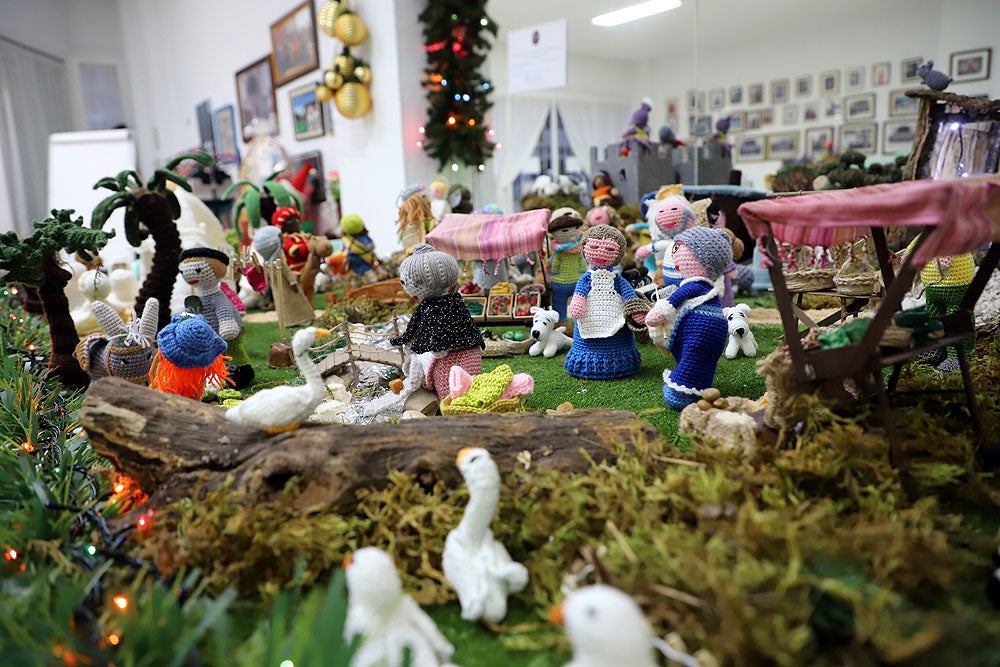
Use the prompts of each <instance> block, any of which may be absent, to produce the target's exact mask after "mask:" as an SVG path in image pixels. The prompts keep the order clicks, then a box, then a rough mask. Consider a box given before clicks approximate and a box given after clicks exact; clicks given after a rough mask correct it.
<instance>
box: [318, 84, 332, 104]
mask: <svg viewBox="0 0 1000 667" xmlns="http://www.w3.org/2000/svg"><path fill="white" fill-rule="evenodd" d="M316 99H317V100H319V101H320V102H329V101H330V100H332V99H333V91H332V90H330V89H329V88H327V87H326V86H324V85H322V84H321V85H318V86H316Z"/></svg>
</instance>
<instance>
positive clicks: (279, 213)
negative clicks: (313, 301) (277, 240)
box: [271, 206, 311, 274]
mask: <svg viewBox="0 0 1000 667" xmlns="http://www.w3.org/2000/svg"><path fill="white" fill-rule="evenodd" d="M271 224H272V225H274V226H275V227H278V228H280V229H281V233H282V234H283V238H282V241H281V246H282V249H283V251H284V253H285V263H286V264H288V268H289V269H290V270H291V272H292V273H295V274H298V273H299V272H300V271H302V268H303V267H304V266H305V265H306V260H307V259H309V237H310V236H311V235H310V234H306V233H305V232H303V231H302V215H301V214H300V213H299V210H298V209H297V208H295V207H294V206H280V207H278V208H277V209H276V210H275V211H274V215H272V216H271Z"/></svg>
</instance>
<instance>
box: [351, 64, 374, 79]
mask: <svg viewBox="0 0 1000 667" xmlns="http://www.w3.org/2000/svg"><path fill="white" fill-rule="evenodd" d="M354 76H355V78H357V80H358V81H360V82H361V83H369V82H370V81H371V80H372V68H371V67H369V66H368V65H358V66H357V67H355V68H354Z"/></svg>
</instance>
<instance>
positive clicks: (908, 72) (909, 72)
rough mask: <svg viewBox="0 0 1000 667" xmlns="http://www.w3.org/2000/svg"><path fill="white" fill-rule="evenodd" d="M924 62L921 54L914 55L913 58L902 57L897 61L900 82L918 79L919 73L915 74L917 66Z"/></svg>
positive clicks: (910, 81)
mask: <svg viewBox="0 0 1000 667" xmlns="http://www.w3.org/2000/svg"><path fill="white" fill-rule="evenodd" d="M922 62H924V58H923V56H915V57H913V58H904V59H903V60H902V61H900V63H899V80H900V82H901V83H912V82H913V81H920V75H919V74H917V68H918V67H920V63H922Z"/></svg>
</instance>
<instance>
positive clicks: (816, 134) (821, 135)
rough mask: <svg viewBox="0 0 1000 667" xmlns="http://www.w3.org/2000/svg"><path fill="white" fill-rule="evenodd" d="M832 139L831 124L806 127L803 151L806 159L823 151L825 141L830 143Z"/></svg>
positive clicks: (811, 158)
mask: <svg viewBox="0 0 1000 667" xmlns="http://www.w3.org/2000/svg"><path fill="white" fill-rule="evenodd" d="M834 139H835V135H834V131H833V126H832V125H824V126H822V127H810V128H809V129H807V130H806V132H805V146H804V151H803V152H804V153H805V156H806V159H808V160H813V159H815V158H816V157H817V156H819V155H822V154H823V153H825V152H826V145H827V143H831V144H832V143H833V141H834ZM831 148H832V146H831Z"/></svg>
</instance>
